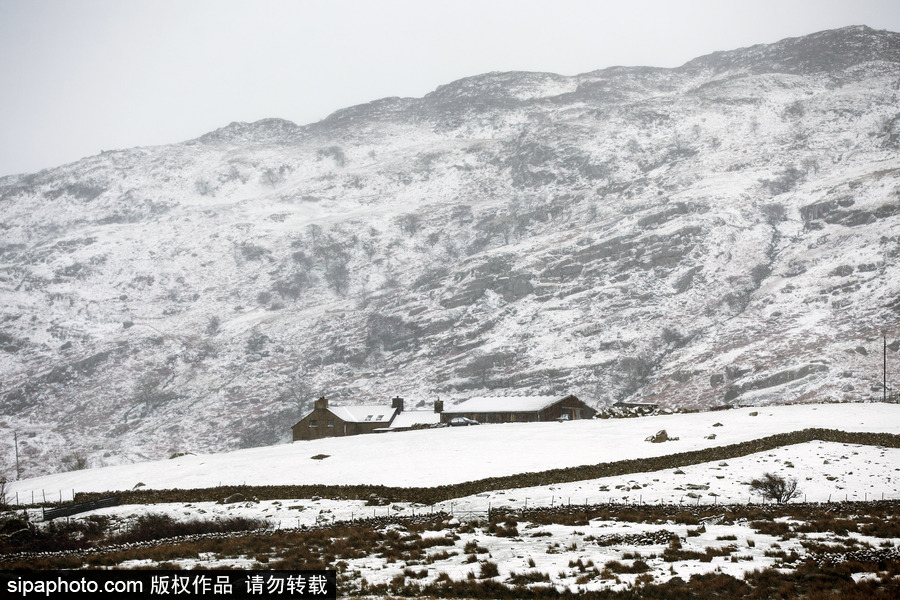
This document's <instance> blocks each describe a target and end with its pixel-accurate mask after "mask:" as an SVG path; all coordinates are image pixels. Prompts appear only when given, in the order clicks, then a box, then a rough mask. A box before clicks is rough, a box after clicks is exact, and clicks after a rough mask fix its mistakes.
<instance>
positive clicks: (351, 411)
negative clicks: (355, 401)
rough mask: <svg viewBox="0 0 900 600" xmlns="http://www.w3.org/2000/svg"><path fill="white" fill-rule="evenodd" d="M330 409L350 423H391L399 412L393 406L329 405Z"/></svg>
mask: <svg viewBox="0 0 900 600" xmlns="http://www.w3.org/2000/svg"><path fill="white" fill-rule="evenodd" d="M328 410H330V411H331V413H332V414H333V415H334V416H336V417H337V418H339V419H341V420H343V421H346V422H348V423H385V424H386V423H390V422H391V419H393V418H394V413H396V412H397V409H395V408H394V407H392V406H329V407H328Z"/></svg>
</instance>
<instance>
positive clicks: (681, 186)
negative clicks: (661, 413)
mask: <svg viewBox="0 0 900 600" xmlns="http://www.w3.org/2000/svg"><path fill="white" fill-rule="evenodd" d="M898 64H900V35H898V34H896V33H891V32H884V31H873V30H871V29H868V28H865V27H852V28H846V29H841V30H836V31H830V32H823V33H820V34H816V35H812V36H807V37H804V38H797V39H792V40H785V41H783V42H779V43H777V44H772V45H767V46H754V47H752V48H746V49H740V50H734V51H729V52H723V53H716V54H713V55H710V56H707V57H701V58H698V59H696V60H694V61H691V62H689V63H687V64H686V65H684V66H683V67H680V68H677V69H654V68H609V69H603V70H599V71H595V72H591V73H586V74H583V75H579V76H574V77H563V76H559V75H554V74H544V73H491V74H485V75H479V76H476V77H471V78H467V79H464V80H460V81H457V82H453V83H450V84H448V85H445V86H442V87H440V88H438V89H437V90H435V91H434V92H432V93H431V94H429V95H427V96H425V97H424V98H418V99H410V98H406V99H400V98H387V99H383V100H379V101H376V102H372V103H370V104H366V105H362V106H357V107H351V108H347V109H344V110H341V111H338V112H336V113H334V114H333V115H331V116H330V117H328V118H327V119H325V120H323V121H321V122H319V123H314V124H310V125H306V126H298V125H295V124H293V123H290V122H286V121H283V120H278V119H269V120H265V121H260V122H257V123H252V124H246V123H233V124H231V125H229V126H227V127H223V128H222V129H219V130H217V131H214V132H211V133H209V134H207V135H204V136H202V137H201V138H198V139H196V140H192V141H188V142H185V143H183V144H177V145H172V146H161V147H153V148H135V149H130V150H122V151H114V152H105V153H103V154H101V155H99V156H95V157H90V158H86V159H84V160H82V161H78V162H76V163H72V164H70V165H65V166H62V167H59V168H57V169H51V170H47V171H42V172H40V173H36V174H31V175H21V176H11V177H5V178H2V179H0V207H2V211H0V232H2V241H0V267H2V270H0V296H2V304H0V381H2V383H0V414H2V418H0V432H2V435H0V445H2V446H3V447H4V451H3V453H2V456H3V460H4V464H3V465H2V467H3V468H4V469H5V470H6V472H7V473H10V472H11V470H12V467H13V455H14V453H13V452H12V441H13V431H16V432H18V440H19V452H20V461H21V463H22V466H23V470H24V472H25V473H26V474H28V475H37V474H42V473H49V472H54V471H57V470H59V469H61V468H70V467H74V466H80V465H83V464H85V463H87V464H89V465H92V466H100V465H104V464H120V463H128V462H132V461H135V460H146V459H159V458H165V457H167V456H169V455H170V454H172V453H174V452H183V451H193V452H203V453H207V452H217V451H223V450H229V449H235V448H239V447H249V446H258V445H261V444H267V443H274V442H277V441H284V440H286V439H288V438H289V432H290V429H289V428H290V426H291V425H292V424H293V423H294V422H295V421H296V420H297V419H298V418H299V417H300V416H301V415H302V413H303V412H304V411H305V410H306V409H307V408H308V407H309V406H310V405H311V402H312V400H313V399H314V398H316V397H318V396H320V395H323V394H324V395H327V396H328V397H329V398H330V399H331V400H332V401H334V402H336V403H341V402H343V403H367V402H368V403H371V402H373V401H378V402H384V401H386V400H387V399H388V398H390V397H393V396H396V395H400V396H402V397H404V398H405V399H406V401H407V406H414V405H416V404H419V403H423V404H424V403H427V404H428V405H430V403H431V402H432V401H433V400H435V399H437V398H441V399H443V400H445V401H448V402H449V401H453V400H458V399H463V398H466V397H469V396H474V395H488V393H490V395H496V394H497V393H512V392H516V393H523V394H524V393H527V394H532V395H535V394H559V393H574V394H576V395H578V396H579V397H580V398H582V399H584V400H585V401H587V402H588V403H591V404H593V405H598V406H599V405H604V404H608V403H611V402H614V401H616V400H648V401H653V402H657V403H659V404H661V405H663V406H669V407H673V408H680V407H690V408H697V407H709V406H714V405H722V404H757V405H766V404H779V403H786V402H809V401H821V400H859V399H864V398H867V397H870V396H873V395H874V396H880V394H881V391H880V387H879V386H880V383H881V369H882V356H881V350H882V340H883V338H882V335H883V333H882V332H883V331H886V332H887V336H888V337H887V342H888V348H889V356H888V360H889V361H892V363H891V364H893V363H895V362H896V360H897V350H898V348H900V340H898V335H900V334H898V327H897V325H898V311H900V295H898V292H900V273H898V267H897V261H896V257H897V254H898V250H900V243H898V242H900V237H898V235H897V233H896V232H897V230H898V221H900V152H898V150H900V100H898V93H900V91H898V90H900V75H898V73H900V70H898ZM889 370H893V372H896V367H895V366H894V367H891V369H889Z"/></svg>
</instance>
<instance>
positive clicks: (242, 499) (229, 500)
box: [219, 492, 247, 504]
mask: <svg viewBox="0 0 900 600" xmlns="http://www.w3.org/2000/svg"><path fill="white" fill-rule="evenodd" d="M246 500H247V497H246V496H244V495H243V494H242V493H240V492H237V493H236V494H232V495H230V496H228V497H227V498H223V499H222V500H220V501H219V504H234V503H235V502H245V501H246Z"/></svg>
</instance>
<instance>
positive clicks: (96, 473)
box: [7, 403, 900, 501]
mask: <svg viewBox="0 0 900 600" xmlns="http://www.w3.org/2000/svg"><path fill="white" fill-rule="evenodd" d="M810 428H816V429H837V430H841V431H846V432H870V433H888V434H900V405H896V404H881V403H873V404H853V405H850V404H823V405H795V406H773V407H768V408H764V409H736V410H728V411H716V412H702V413H690V414H676V415H666V416H656V417H642V418H632V419H594V420H584V421H572V422H565V423H557V422H552V423H508V424H498V425H481V426H478V427H462V428H453V427H450V428H442V429H426V430H420V431H406V432H395V433H385V434H368V435H357V436H349V437H344V438H326V439H320V440H312V441H302V442H294V443H291V444H279V445H276V446H269V447H262V448H252V449H246V450H237V451H233V452H228V453H223V454H197V455H188V456H179V457H174V458H171V459H168V460H162V461H154V462H145V463H137V464H133V465H120V466H113V467H104V468H101V469H88V470H84V471H73V472H68V473H59V474H56V475H47V476H43V477H36V478H33V479H25V480H22V481H15V482H12V481H11V482H10V483H9V484H8V486H7V490H8V494H11V495H15V494H18V495H19V496H18V497H19V498H20V500H23V501H25V500H30V499H31V498H32V497H35V498H37V499H42V498H43V497H44V496H45V494H46V493H47V492H48V490H49V491H50V493H51V494H57V493H58V492H60V491H61V490H65V491H66V492H65V493H66V494H67V498H68V499H71V496H72V493H73V492H74V493H79V492H106V491H109V492H115V491H124V490H131V489H135V488H136V487H138V488H141V489H176V488H178V489H192V488H207V487H218V486H220V485H226V486H227V485H250V486H266V485H298V484H328V485H352V484H370V485H383V486H389V487H434V486H440V485H446V484H454V483H463V482H468V481H475V480H480V479H486V478H489V477H502V476H507V475H516V474H519V473H529V472H541V471H547V470H550V469H558V468H565V467H576V466H580V465H592V464H598V463H609V462H615V461H621V460H626V459H633V458H648V457H653V456H664V455H670V454H677V453H682V452H686V451H691V450H701V449H704V448H715V447H719V446H725V445H729V444H737V443H740V442H747V441H751V440H756V439H761V438H765V437H768V436H771V435H774V434H779V433H791V432H795V431H801V430H803V429H810ZM660 430H665V431H666V432H667V434H668V436H669V437H671V438H678V439H672V440H671V441H668V442H664V443H651V442H648V441H646V439H647V438H648V437H650V436H652V435H653V434H655V433H657V432H658V431H660ZM710 436H712V437H710ZM880 451H882V452H884V451H885V449H883V448H882V449H880ZM792 452H793V447H788V448H786V449H785V454H786V456H790V455H791V453H792ZM888 452H891V453H892V456H893V455H894V454H896V453H897V452H900V451H896V450H888ZM801 454H802V452H801ZM323 456H324V458H322V457H323ZM897 456H898V457H900V454H898V455H897ZM313 457H319V458H313ZM888 466H890V461H888ZM860 468H861V467H860ZM893 468H894V467H893V466H891V467H890V469H891V471H892V470H893ZM851 470H852V469H851ZM810 474H811V473H810ZM890 475H893V473H890ZM819 476H820V477H821V476H822V474H821V473H820V474H819ZM893 479H898V478H897V477H895V476H894V477H893V478H892V477H887V478H886V479H884V478H882V479H880V480H879V483H880V484H881V485H882V486H888V488H889V489H888V488H886V489H880V490H879V491H880V492H885V491H888V492H897V489H896V488H897V485H898V484H900V480H898V481H897V482H893V483H892V481H893ZM740 480H741V478H740V477H730V478H729V480H728V481H724V482H722V484H721V485H724V486H729V487H728V489H733V487H734V486H736V485H737V484H738V483H739V482H740ZM579 483H580V482H579ZM139 484H141V485H139ZM546 493H547V490H546V489H545V490H544V491H543V494H545V495H546ZM645 493H647V494H648V495H649V494H651V493H652V489H651V490H646V491H645ZM745 493H746V489H744V490H743V491H741V492H739V497H740V495H741V494H745ZM33 494H34V496H32V495H33Z"/></svg>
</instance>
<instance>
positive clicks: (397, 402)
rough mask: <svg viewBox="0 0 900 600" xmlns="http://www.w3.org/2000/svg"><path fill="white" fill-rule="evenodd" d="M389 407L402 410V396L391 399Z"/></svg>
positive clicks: (398, 410)
mask: <svg viewBox="0 0 900 600" xmlns="http://www.w3.org/2000/svg"><path fill="white" fill-rule="evenodd" d="M391 408H396V409H397V412H403V398H401V397H400V396H397V397H396V398H394V399H393V400H391Z"/></svg>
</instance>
